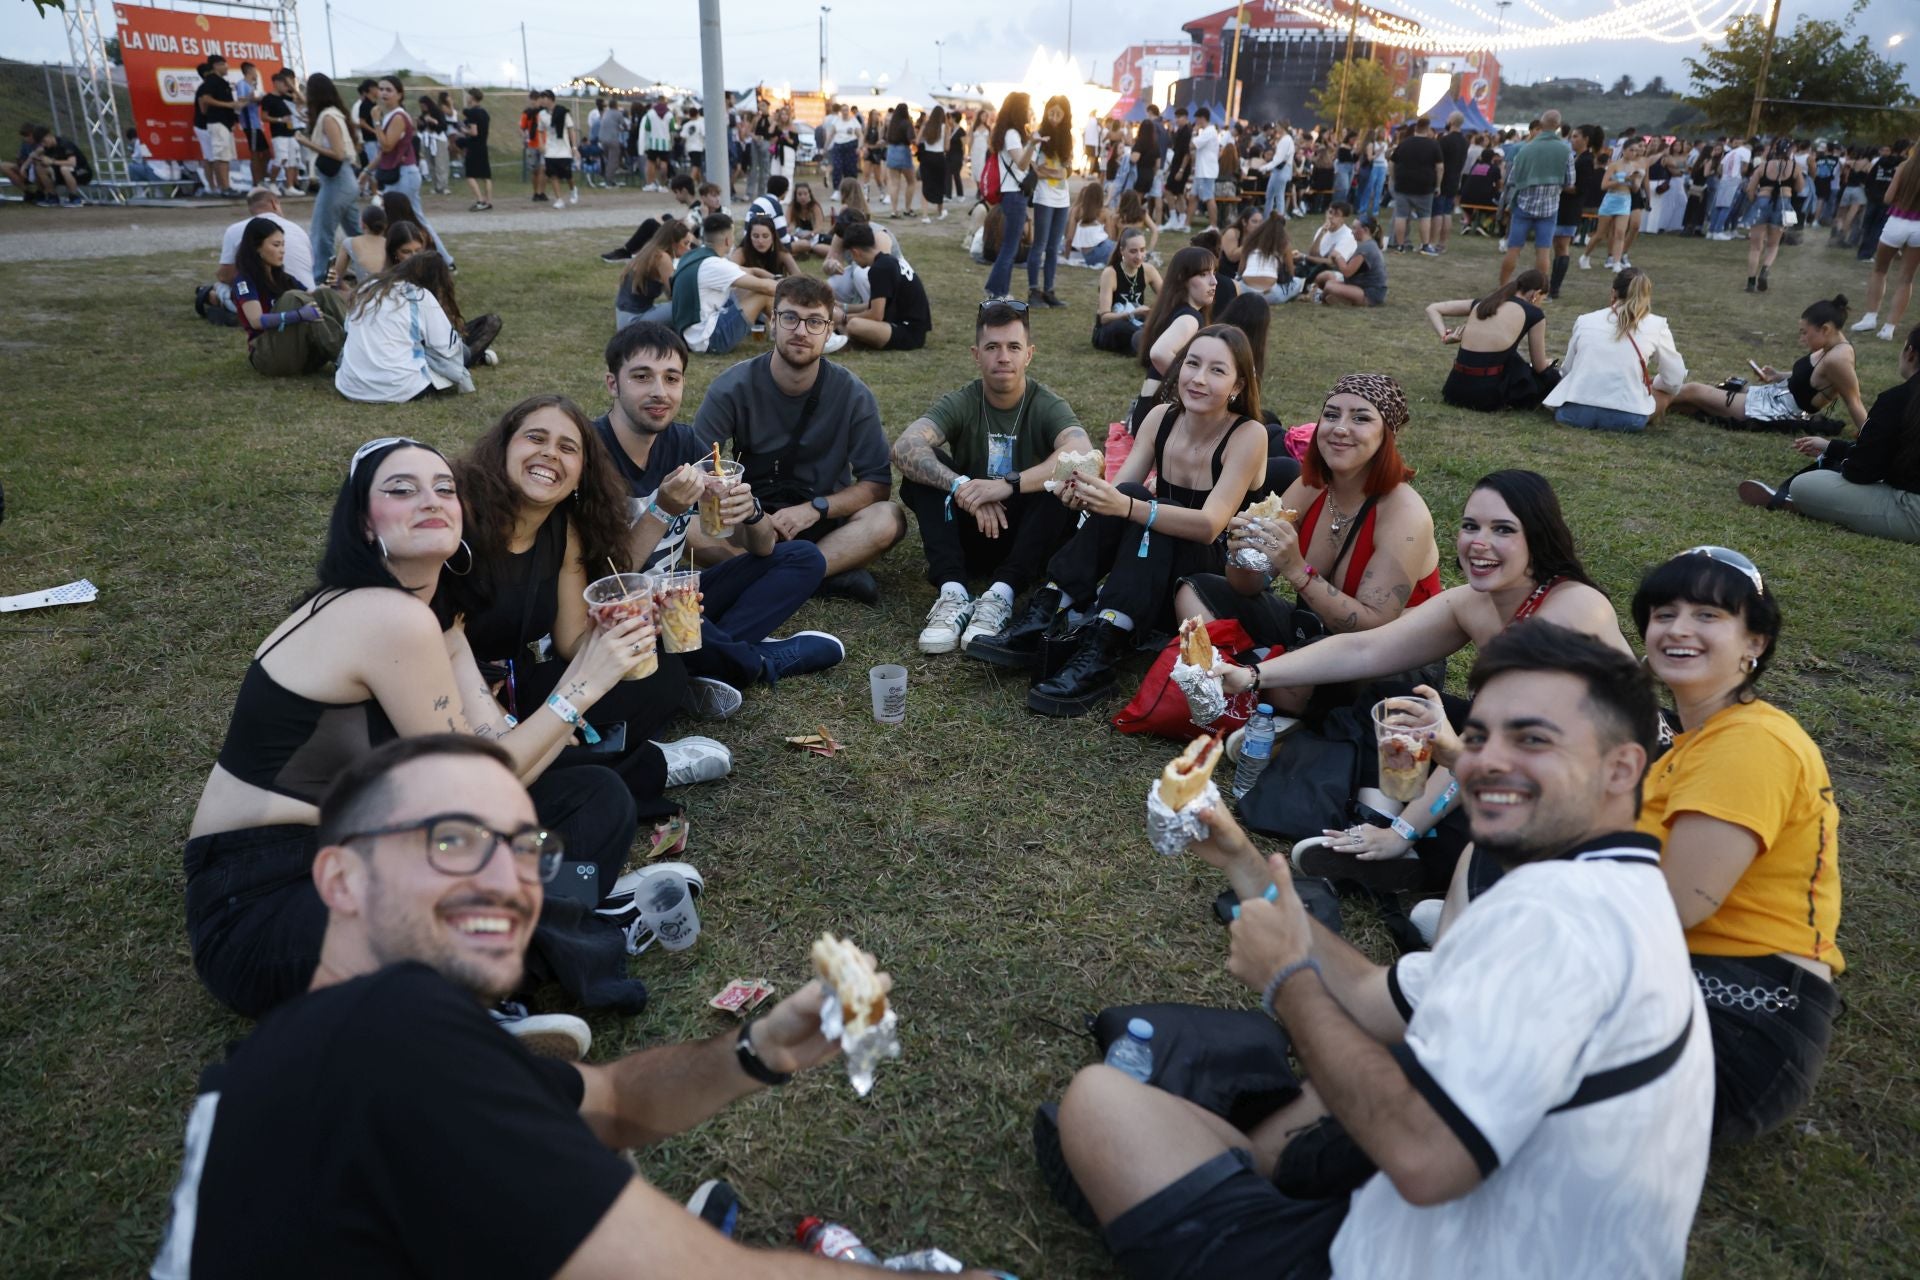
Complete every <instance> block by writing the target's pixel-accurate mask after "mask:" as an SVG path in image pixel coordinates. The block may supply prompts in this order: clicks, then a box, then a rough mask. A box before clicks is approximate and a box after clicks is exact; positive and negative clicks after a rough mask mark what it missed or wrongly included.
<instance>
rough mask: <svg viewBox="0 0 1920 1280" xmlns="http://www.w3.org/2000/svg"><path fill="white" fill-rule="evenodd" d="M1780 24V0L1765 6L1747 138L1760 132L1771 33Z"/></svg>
mask: <svg viewBox="0 0 1920 1280" xmlns="http://www.w3.org/2000/svg"><path fill="white" fill-rule="evenodd" d="M1779 24H1780V0H1773V3H1772V4H1770V5H1769V6H1767V42H1766V44H1764V45H1762V46H1761V49H1760V74H1759V76H1758V77H1757V78H1756V79H1755V80H1754V82H1753V110H1752V111H1750V112H1748V113H1747V137H1748V138H1752V137H1754V136H1755V135H1756V134H1758V133H1759V132H1760V104H1761V102H1762V101H1763V100H1764V99H1765V98H1766V96H1767V72H1769V71H1770V70H1772V69H1773V33H1774V29H1775V28H1776V27H1778V26H1779Z"/></svg>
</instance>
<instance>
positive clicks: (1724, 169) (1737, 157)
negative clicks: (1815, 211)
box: [1720, 147, 1753, 181]
mask: <svg viewBox="0 0 1920 1280" xmlns="http://www.w3.org/2000/svg"><path fill="white" fill-rule="evenodd" d="M1752 159H1753V152H1752V151H1749V150H1748V149H1747V148H1745V147H1735V148H1734V149H1733V150H1731V151H1729V152H1727V154H1726V155H1725V156H1724V157H1723V158H1722V159H1721V161H1720V176H1721V177H1722V178H1732V179H1734V180H1735V181H1738V180H1739V178H1740V175H1741V174H1742V173H1744V172H1745V171H1746V168H1747V163H1748V162H1749V161H1751V160H1752Z"/></svg>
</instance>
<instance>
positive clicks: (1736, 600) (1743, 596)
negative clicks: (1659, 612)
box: [1633, 551, 1781, 702]
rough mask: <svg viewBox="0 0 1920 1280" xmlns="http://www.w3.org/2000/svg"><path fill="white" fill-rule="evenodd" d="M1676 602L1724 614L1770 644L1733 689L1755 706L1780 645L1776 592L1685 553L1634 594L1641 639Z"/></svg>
mask: <svg viewBox="0 0 1920 1280" xmlns="http://www.w3.org/2000/svg"><path fill="white" fill-rule="evenodd" d="M1675 600H1684V601H1686V602H1687V603H1688V604H1704V605H1709V606H1711V607H1713V608H1715V609H1722V610H1725V611H1726V612H1727V613H1730V614H1732V615H1733V616H1734V617H1736V618H1739V619H1740V620H1741V621H1743V622H1745V623H1746V626H1747V630H1748V631H1750V632H1752V633H1753V634H1754V635H1757V636H1762V637H1764V638H1765V639H1766V642H1767V643H1766V647H1765V648H1764V649H1762V650H1761V651H1760V657H1759V659H1758V660H1757V661H1755V663H1754V665H1753V670H1751V671H1749V672H1747V678H1746V679H1745V680H1742V681H1741V682H1740V687H1739V688H1738V689H1736V690H1734V697H1735V698H1737V699H1738V700H1739V701H1741V702H1751V701H1753V698H1754V692H1753V687H1754V686H1755V685H1757V684H1759V683H1760V677H1761V676H1762V675H1764V674H1765V673H1766V670H1767V664H1769V663H1770V662H1772V661H1773V647H1774V645H1775V644H1777V643H1778V642H1779V640H1780V622H1781V619H1780V603H1779V601H1777V600H1775V599H1774V598H1773V593H1772V592H1771V591H1767V590H1764V589H1763V588H1761V587H1756V586H1754V585H1753V579H1752V578H1749V577H1748V576H1747V575H1746V574H1745V573H1743V572H1742V571H1741V570H1739V569H1736V568H1735V567H1734V566H1732V565H1730V564H1726V563H1724V562H1722V561H1719V560H1716V559H1714V558H1713V557H1712V556H1710V555H1707V554H1706V553H1704V552H1699V551H1688V552H1683V553H1681V554H1680V555H1677V556H1675V557H1674V558H1673V559H1671V560H1669V561H1667V562H1666V563H1665V564H1663V565H1656V566H1655V567H1654V568H1652V569H1649V570H1648V571H1647V575H1646V577H1644V578H1642V579H1640V587H1639V589H1638V590H1636V591H1635V592H1634V593H1633V625H1634V628H1635V629H1636V630H1637V631H1639V633H1640V638H1641V639H1642V640H1645V639H1646V638H1647V619H1648V618H1650V617H1652V616H1653V611H1654V610H1655V609H1658V608H1660V607H1661V606H1663V605H1669V604H1672V603H1673V602H1674V601H1675Z"/></svg>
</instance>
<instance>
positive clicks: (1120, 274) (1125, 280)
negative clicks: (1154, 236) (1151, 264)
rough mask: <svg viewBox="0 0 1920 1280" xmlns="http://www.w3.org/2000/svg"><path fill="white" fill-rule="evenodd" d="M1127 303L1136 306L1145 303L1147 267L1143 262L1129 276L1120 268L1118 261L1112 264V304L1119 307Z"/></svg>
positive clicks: (1142, 305) (1141, 305)
mask: <svg viewBox="0 0 1920 1280" xmlns="http://www.w3.org/2000/svg"><path fill="white" fill-rule="evenodd" d="M1128 304H1131V305H1133V306H1136V307H1144V306H1145V305H1147V268H1146V265H1145V264H1144V263H1143V264H1142V265H1141V267H1140V269H1139V270H1138V271H1136V272H1134V273H1133V274H1132V275H1131V276H1129V275H1128V274H1127V273H1126V272H1124V271H1122V270H1121V269H1120V264H1119V263H1117V262H1116V263H1114V264H1113V305H1114V306H1116V307H1119V306H1125V305H1128Z"/></svg>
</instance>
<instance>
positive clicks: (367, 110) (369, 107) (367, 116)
mask: <svg viewBox="0 0 1920 1280" xmlns="http://www.w3.org/2000/svg"><path fill="white" fill-rule="evenodd" d="M379 106H380V104H379V103H377V102H375V101H374V100H373V99H371V98H362V99H360V106H359V112H360V123H361V124H363V125H365V126H367V130H368V132H373V131H374V123H373V117H374V113H375V112H376V111H378V110H379Z"/></svg>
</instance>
